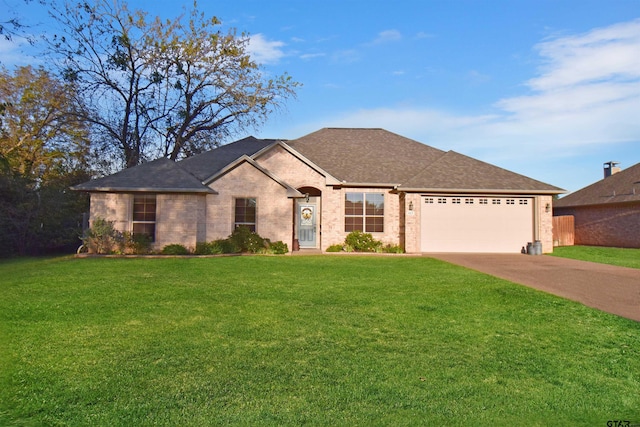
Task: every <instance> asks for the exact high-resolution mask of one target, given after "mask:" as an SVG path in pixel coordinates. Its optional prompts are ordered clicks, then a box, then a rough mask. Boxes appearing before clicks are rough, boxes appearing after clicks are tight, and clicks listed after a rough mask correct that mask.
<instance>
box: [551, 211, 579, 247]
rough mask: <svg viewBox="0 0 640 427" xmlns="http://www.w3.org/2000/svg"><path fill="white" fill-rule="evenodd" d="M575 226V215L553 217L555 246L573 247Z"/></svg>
mask: <svg viewBox="0 0 640 427" xmlns="http://www.w3.org/2000/svg"><path fill="white" fill-rule="evenodd" d="M574 241H575V224H574V219H573V215H561V216H554V217H553V246H573V244H574Z"/></svg>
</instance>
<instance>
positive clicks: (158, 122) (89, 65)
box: [50, 0, 299, 167]
mask: <svg viewBox="0 0 640 427" xmlns="http://www.w3.org/2000/svg"><path fill="white" fill-rule="evenodd" d="M53 10H54V11H53V13H52V15H53V17H54V19H55V20H56V21H57V22H58V23H59V24H60V25H61V29H62V33H60V34H58V35H57V36H55V37H54V38H53V39H51V40H50V46H51V49H52V52H53V54H54V55H55V57H56V58H57V60H58V61H59V65H60V69H61V72H62V75H63V76H64V78H65V79H66V80H68V81H72V82H74V83H75V84H76V85H77V86H78V88H79V89H80V92H79V94H80V96H81V97H82V98H83V102H84V103H86V104H87V105H88V107H89V108H88V110H87V111H88V114H87V115H86V116H85V117H83V118H84V119H85V120H87V121H88V122H90V123H92V124H93V125H95V126H96V128H97V129H98V130H99V132H100V135H101V136H102V137H101V143H102V146H101V148H102V149H103V150H105V151H106V152H111V153H112V155H115V154H117V155H118V156H119V157H120V158H121V160H122V161H123V163H124V165H125V166H126V167H130V166H134V165H136V164H139V163H140V162H141V161H143V160H145V159H146V158H150V157H156V156H158V155H164V156H166V157H168V158H170V159H172V160H176V159H178V158H181V157H187V156H190V155H192V154H194V153H198V152H200V151H202V150H204V149H207V148H209V147H211V146H213V145H216V144H217V143H219V142H220V141H221V140H222V138H223V137H226V136H228V135H231V134H234V133H237V132H240V131H243V130H244V129H246V128H247V127H255V126H258V125H260V124H262V123H264V121H265V120H266V119H267V117H268V115H269V114H270V113H272V112H273V111H274V110H275V109H277V108H279V107H281V106H282V105H283V103H284V102H285V100H286V99H287V98H290V97H293V96H295V88H296V87H297V86H298V85H299V84H298V83H296V82H294V81H293V80H292V79H291V78H290V77H289V76H287V75H286V74H284V75H282V76H279V77H276V78H272V79H267V78H266V77H265V75H264V73H263V72H262V71H261V69H260V67H259V65H258V64H256V63H255V62H253V61H252V60H251V58H250V56H249V53H248V52H247V43H248V36H247V35H245V34H242V35H240V36H237V35H236V33H235V31H233V30H232V31H230V32H229V33H227V34H222V33H221V32H220V31H218V29H217V27H218V26H219V25H220V21H219V20H218V19H217V18H215V17H214V18H206V17H205V16H204V15H203V14H202V13H200V12H198V11H197V5H196V4H195V3H194V10H193V12H191V14H190V15H189V19H188V22H187V23H185V22H183V17H182V16H181V17H178V18H176V19H174V20H169V21H162V20H161V19H159V18H156V19H154V20H148V18H147V14H146V13H145V12H142V11H129V9H128V8H127V6H126V4H124V3H123V4H118V3H117V2H115V3H113V2H111V1H109V0H96V1H95V2H94V3H89V2H88V1H84V2H81V3H77V4H71V3H67V4H66V5H65V6H64V7H63V8H62V9H56V8H55V7H54V8H53Z"/></svg>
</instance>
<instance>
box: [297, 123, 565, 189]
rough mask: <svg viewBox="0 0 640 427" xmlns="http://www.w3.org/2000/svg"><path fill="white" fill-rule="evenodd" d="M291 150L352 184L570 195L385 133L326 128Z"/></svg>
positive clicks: (478, 162)
mask: <svg viewBox="0 0 640 427" xmlns="http://www.w3.org/2000/svg"><path fill="white" fill-rule="evenodd" d="M287 145H289V146H291V147H292V148H294V149H295V150H296V151H298V152H300V153H301V154H302V155H303V156H305V157H306V158H308V159H309V160H311V161H313V162H314V163H316V164H317V165H318V166H320V167H321V168H322V169H324V170H325V171H327V172H328V173H330V174H331V175H333V176H334V177H335V178H338V179H339V180H342V181H346V182H347V183H351V184H354V183H378V184H395V185H398V186H399V188H400V189H406V190H408V189H411V190H414V191H419V190H436V189H442V190H458V191H459V190H495V191H509V190H513V191H529V192H542V193H550V194H557V193H562V192H563V191H564V190H562V189H561V188H558V187H554V186H552V185H549V184H545V183H543V182H540V181H536V180H534V179H531V178H528V177H526V176H523V175H519V174H517V173H514V172H510V171H508V170H505V169H502V168H499V167H497V166H493V165H491V164H488V163H485V162H482V161H479V160H475V159H472V158H471V157H467V156H464V155H462V154H458V153H456V152H453V151H449V152H445V151H442V150H439V149H437V148H433V147H430V146H428V145H425V144H422V143H420V142H418V141H414V140H412V139H409V138H405V137H403V136H400V135H397V134H395V133H392V132H389V131H386V130H384V129H339V128H325V129H321V130H319V131H317V132H314V133H311V134H309V135H306V136H303V137H302V138H299V139H296V140H292V141H289V142H287Z"/></svg>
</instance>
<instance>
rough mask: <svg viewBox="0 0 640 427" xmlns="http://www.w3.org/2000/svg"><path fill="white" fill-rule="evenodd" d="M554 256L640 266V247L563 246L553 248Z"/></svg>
mask: <svg viewBox="0 0 640 427" xmlns="http://www.w3.org/2000/svg"><path fill="white" fill-rule="evenodd" d="M552 255H554V256H558V257H563V258H572V259H579V260H582V261H591V262H599V263H602V264H611V265H618V266H620V267H631V268H640V249H626V248H606V247H602V246H562V247H559V248H553V254H552Z"/></svg>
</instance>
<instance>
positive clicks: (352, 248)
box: [327, 231, 404, 254]
mask: <svg viewBox="0 0 640 427" xmlns="http://www.w3.org/2000/svg"><path fill="white" fill-rule="evenodd" d="M343 251H344V252H378V253H393V254H401V253H404V250H403V249H402V247H401V246H400V245H392V244H387V245H383V243H382V242H381V241H379V240H376V239H374V238H373V235H372V234H371V233H363V232H362V231H352V232H351V233H349V234H348V235H347V237H346V238H345V239H344V244H342V245H340V244H336V245H331V246H329V247H328V248H327V252H343Z"/></svg>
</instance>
